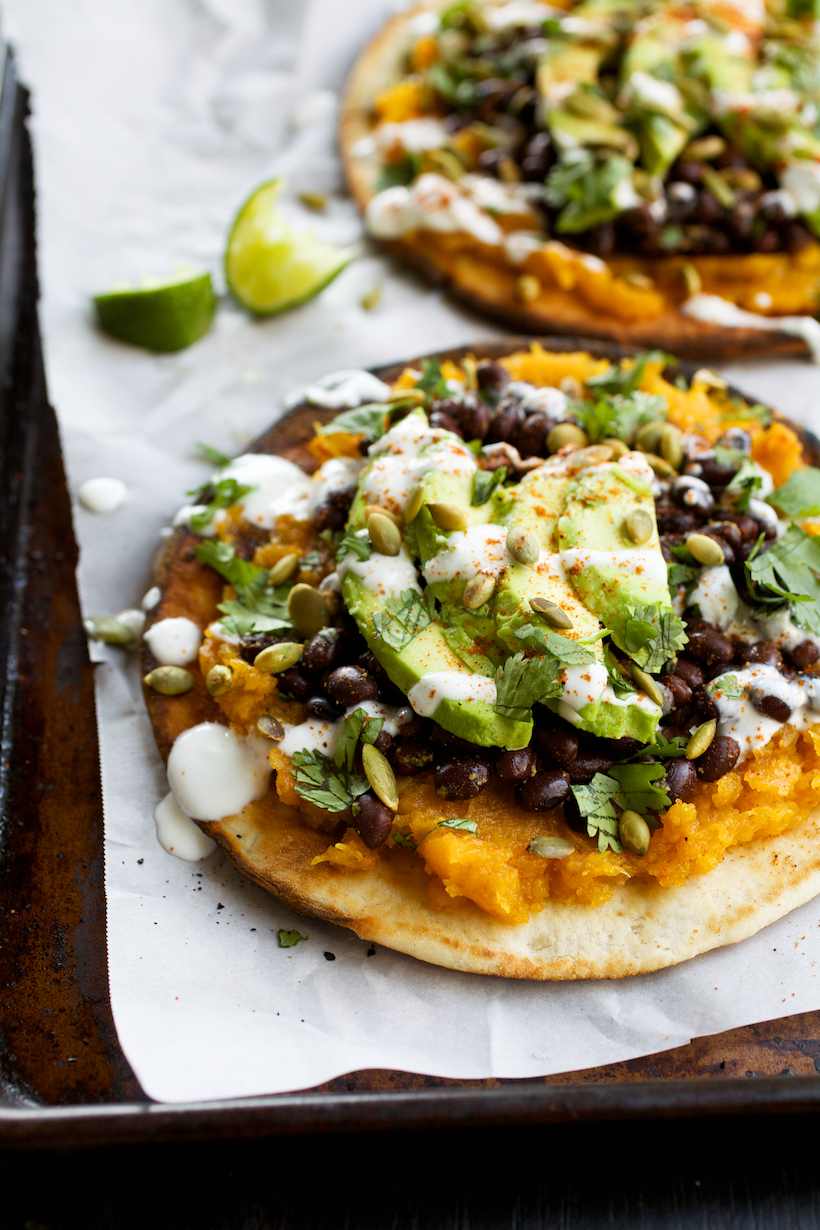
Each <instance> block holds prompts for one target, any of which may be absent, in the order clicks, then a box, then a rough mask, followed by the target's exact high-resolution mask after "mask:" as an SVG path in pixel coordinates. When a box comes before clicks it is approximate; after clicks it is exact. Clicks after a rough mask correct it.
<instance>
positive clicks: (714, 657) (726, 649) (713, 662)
mask: <svg viewBox="0 0 820 1230" xmlns="http://www.w3.org/2000/svg"><path fill="white" fill-rule="evenodd" d="M686 652H687V653H688V654H691V656H692V657H693V658H696V659H697V660H698V662H705V663H706V664H707V665H708V666H728V665H729V663H730V662H731V660H732V658H733V657H734V656H735V650H734V646H733V645H732V642H731V641H730V640H729V638H728V636H724V635H723V633H722V632H721V631H720V630H719V629H718V628H714V627H712V626H711V625H709V624H701V625H695V626H694V627H692V626H691V625H690V626H689V643H688V645H687V646H686Z"/></svg>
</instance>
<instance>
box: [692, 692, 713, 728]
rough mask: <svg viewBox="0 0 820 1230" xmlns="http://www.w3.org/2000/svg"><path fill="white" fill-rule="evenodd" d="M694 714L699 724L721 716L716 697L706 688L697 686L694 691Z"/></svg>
mask: <svg viewBox="0 0 820 1230" xmlns="http://www.w3.org/2000/svg"><path fill="white" fill-rule="evenodd" d="M692 715H693V717H694V719H695V721H696V722H698V724H700V723H701V722H711V721H712V719H717V718H718V717H720V712H719V710H718V707H717V705H716V704H715V701H714V698H713V697H712V696H711V694H710V693H709V692H707V690H706V688H695V689H694V691H693V692H692Z"/></svg>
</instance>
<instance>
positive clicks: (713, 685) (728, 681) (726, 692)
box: [706, 674, 743, 700]
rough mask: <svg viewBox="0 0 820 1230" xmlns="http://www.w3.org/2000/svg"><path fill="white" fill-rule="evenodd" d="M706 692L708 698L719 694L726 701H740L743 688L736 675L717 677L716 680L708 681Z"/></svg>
mask: <svg viewBox="0 0 820 1230" xmlns="http://www.w3.org/2000/svg"><path fill="white" fill-rule="evenodd" d="M706 691H707V692H708V693H709V695H710V696H714V694H715V693H716V692H719V693H720V695H721V696H724V697H725V698H726V699H727V700H740V698H741V696H742V695H743V688H742V687H741V684H740V680H739V679H738V677H737V675H732V674H729V675H718V677H717V679H712V680H710V682H709V683H707V685H706Z"/></svg>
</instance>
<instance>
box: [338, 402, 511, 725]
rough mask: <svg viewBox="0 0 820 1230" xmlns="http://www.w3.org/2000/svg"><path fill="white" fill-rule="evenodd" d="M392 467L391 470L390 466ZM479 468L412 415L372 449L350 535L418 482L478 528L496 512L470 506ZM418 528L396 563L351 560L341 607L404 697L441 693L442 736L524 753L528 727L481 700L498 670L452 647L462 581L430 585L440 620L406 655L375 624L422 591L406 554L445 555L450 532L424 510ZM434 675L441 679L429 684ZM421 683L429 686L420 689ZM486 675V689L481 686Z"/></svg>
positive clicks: (431, 498)
mask: <svg viewBox="0 0 820 1230" xmlns="http://www.w3.org/2000/svg"><path fill="white" fill-rule="evenodd" d="M408 420H411V421H408ZM412 420H414V421H412ZM388 459H389V461H388ZM386 461H387V462H388V467H389V468H386V467H385V462H386ZM378 467H380V468H378ZM475 469H476V465H475V461H474V460H473V459H472V456H471V455H470V454H469V450H467V449H466V448H465V446H464V443H463V441H462V440H460V439H459V438H458V437H457V436H455V435H454V434H453V433H451V432H447V431H441V430H436V431H429V430H428V427H427V417H426V415H425V414H424V411H422V410H416V411H413V414H412V415H409V416H408V418H407V419H405V420H403V421H402V423H401V424H399V425H398V427H397V428H393V429H392V430H391V431H390V432H388V433H387V435H386V436H384V437H383V438H382V440H381V441H379V443H378V445H377V446H376V447H375V448H374V449H372V450H371V460H370V462H369V464H368V465H367V466H366V467H365V468H364V470H363V471H362V474H361V476H360V479H359V489H358V491H357V494H356V498H355V499H354V501H353V504H352V506H351V510H350V515H349V518H348V523H347V530H348V532H349V533H354V534H355V533H356V532H357V531H361V530H362V529H363V528H364V524H365V519H366V508H367V505H368V503H370V502H376V503H382V504H383V505H384V506H386V507H390V499H391V494H390V493H392V494H393V496H395V497H398V496H401V495H402V493H403V492H404V489H405V488H406V487H408V486H410V485H412V487H415V486H417V485H418V484H419V483H420V484H421V486H422V488H423V491H424V498H425V500H426V501H428V502H432V503H435V502H439V503H445V504H451V505H456V506H458V507H460V508H462V509H464V511H465V515H469V517H470V520H471V521H474V522H475V524H477V525H480V524H482V523H483V522H485V521H486V520H487V518H488V517H489V515H490V509H489V508H486V507H485V506H479V507H478V508H475V509H474V508H472V507H471V505H470V500H471V497H472V487H473V476H474V473H475ZM377 491H378V494H379V495H380V496H381V497H382V498H381V499H378V500H377V499H374V495H375V494H376V492H377ZM385 493H387V494H386V495H385ZM400 502H401V501H400ZM468 510H469V512H468ZM394 511H398V508H396V509H394ZM416 522H417V523H418V524H416ZM416 522H414V524H413V526H412V527H411V532H409V533H408V534H407V536H406V537H407V542H406V546H405V547H404V548H403V549H402V553H401V555H399V556H395V557H391V556H382V555H377V554H375V553H374V554H373V555H371V557H370V559H369V560H367V561H359V560H357V559H356V558H355V557H353V556H348V557H347V558H346V559H345V561H344V562H343V565H342V568H341V569H340V571H342V572H343V577H342V596H343V598H344V602H345V606H346V607H347V609H348V611H349V612H350V614H351V615H352V616H353V618H354V619H355V620H356V623H357V624H358V627H359V630H360V631H361V633H362V635H363V636H364V638H365V640H366V641H367V643H368V646H369V647H370V649H371V650H372V652H373V653H374V654H375V656H376V657H377V658H378V660H379V662H380V663H381V665H382V666H383V667H384V669H385V671H386V672H387V674H388V676H389V677H390V679H391V680H392V682H393V683H395V684H396V686H397V687H399V688H401V690H402V691H403V692H405V693H410V691H411V689H413V688H415V687H416V686H417V685H421V687H422V689H424V688H425V686H428V685H429V687H434V688H435V690H436V691H437V692H438V693H439V695H441V694H442V689H443V690H444V693H445V695H444V696H443V698H442V699H440V700H439V702H438V704H437V705H435V707H434V708H433V709H432V711H430V712H429V716H430V717H432V718H433V720H434V721H435V722H437V723H438V725H439V726H441V727H443V728H444V730H448V731H450V733H451V734H454V735H459V736H460V737H461V738H463V739H467V740H469V742H471V743H477V744H480V745H482V746H487V747H506V748H519V747H526V746H527V744H528V743H529V741H530V737H531V734H532V722H531V721H516V720H514V719H511V718H507V717H503V716H502V715H501V714H499V713H497V712H496V710H495V706H494V704H493V703H492V702H491V701H489V700H487V699H482V696H483V695H485V694H486V692H487V684H490V683H491V680H490V679H487V676H491V675H492V674H493V667H494V663H493V661H492V660H490V659H488V658H487V656H486V655H485V654H483V653H474V654H473V656H472V658H470V657H469V656H468V655H467V654H466V653H464V654H461V655H459V653H457V652H456V651H455V649H454V648H453V645H452V643H451V641H452V635H451V633H452V630H453V629H457V628H458V627H459V620H460V619H466V618H467V617H468V616H469V615H470V614H471V613H470V612H468V611H466V609H465V608H464V607H463V605H459V604H458V603H457V602H456V595H458V598H459V600H460V596H461V591H463V588H464V583H463V581H455V580H454V581H452V582H449V583H448V584H447V585H444V584H443V583H442V585H439V584H436V585H435V586H432V587H431V588H432V589H433V592H434V593H435V594H436V596H437V597H441V598H442V600H443V603H444V605H443V607H442V613H441V618H440V619H433V621H432V622H431V623H429V624H428V625H427V626H426V627H425V628H423V629H421V630H420V631H419V632H417V633H416V634H415V636H413V637H412V638H411V639H410V640H409V642H408V643H407V644H405V645H403V646H402V647H401V648H400V649H397V648H394V647H393V646H392V645H390V644H388V643H387V642H386V641H385V640H384V638H383V637H382V636H381V635H380V634H379V632H378V630H377V628H376V626H375V624H374V616H376V615H380V614H383V613H384V611H385V608H386V606H387V603H388V601H389V600H390V599H396V598H398V596H399V595H400V594H401V593H402V592H406V591H407V590H408V589H415V590H420V585H419V581H418V576H417V573H416V570H415V568H414V567H413V566H412V560H411V555H410V553H409V551H412V553H413V554H414V555H420V556H421V560H422V563H424V562H425V561H426V560H430V559H432V558H433V557H434V556H435V555H437V554H440V553H441V550H442V549H446V544H447V541H448V538H449V537H450V535H447V534H444V533H443V532H442V531H440V530H439V529H438V528H437V527H436V525H435V523H434V522H433V520H432V517H431V516H430V513H429V511H428V510H427V509H426V508H423V509H422V511H421V512H420V513H419V515H418V517H417V518H416ZM408 548H409V551H408ZM467 639H469V638H467ZM456 643H459V644H460V642H459V641H457V642H456ZM471 644H472V643H471ZM442 675H444V678H442ZM431 676H436V677H437V678H436V679H435V680H433V681H432V684H430V677H431ZM425 677H427V678H428V685H426V684H423V683H422V681H423V680H424V679H425ZM482 678H485V679H486V683H481V682H480V680H481V679H482ZM477 681H478V682H477ZM446 693H450V695H447V694H446ZM427 699H428V705H430V704H433V703H434V699H435V698H434V696H433V697H430V696H428V698H427ZM417 703H421V702H417Z"/></svg>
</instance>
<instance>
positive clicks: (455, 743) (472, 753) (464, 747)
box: [430, 724, 491, 764]
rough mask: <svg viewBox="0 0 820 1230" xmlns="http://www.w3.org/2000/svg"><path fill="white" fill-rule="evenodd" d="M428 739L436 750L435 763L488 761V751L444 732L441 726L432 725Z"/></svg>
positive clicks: (448, 732)
mask: <svg viewBox="0 0 820 1230" xmlns="http://www.w3.org/2000/svg"><path fill="white" fill-rule="evenodd" d="M430 739H431V741H432V743H433V745H434V747H435V749H436V763H440V764H444V763H446V762H447V761H450V760H481V761H482V762H483V761H485V760H488V759H489V757H490V754H491V753H490V750H489V748H486V747H478V746H477V745H476V744H475V743H470V742H469V741H468V740H467V739H462V738H460V737H459V736H458V735H454V734H452V733H451V732H450V731H449V730H445V729H444V727H443V726H437V725H435V724H434V725H433V728H432V730H431V731H430Z"/></svg>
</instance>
